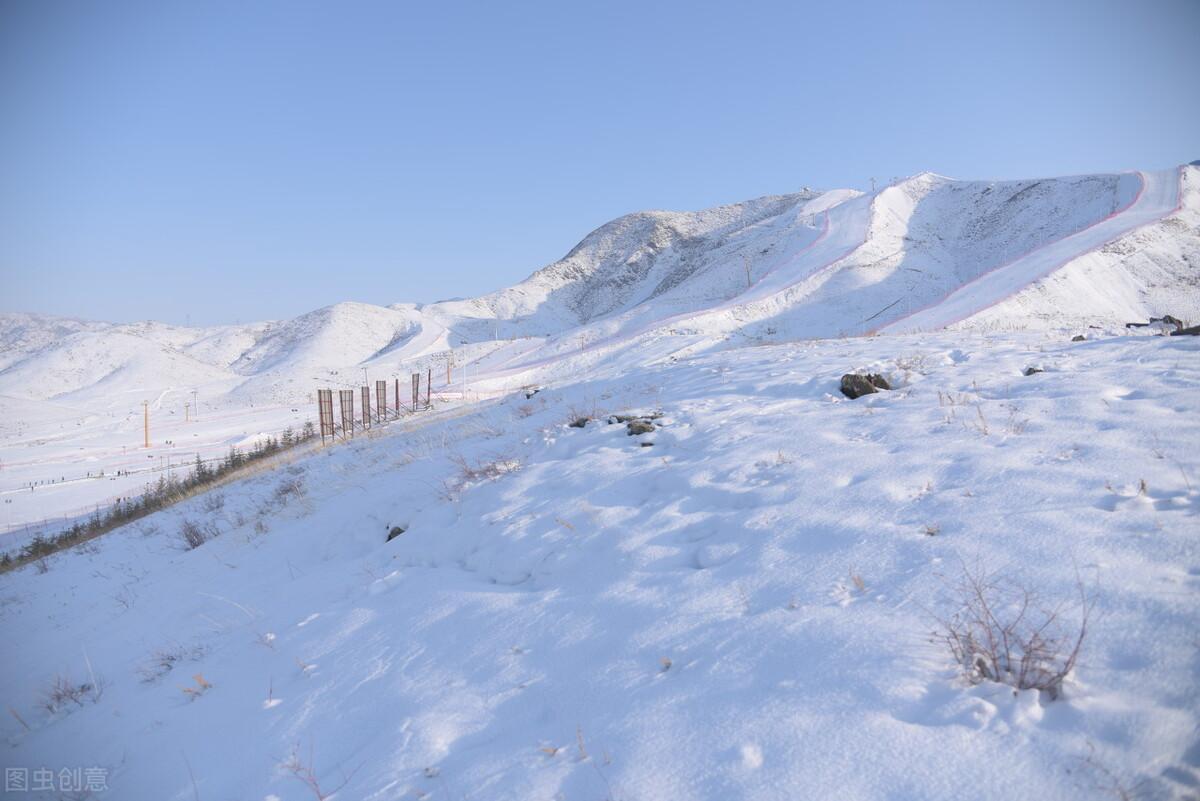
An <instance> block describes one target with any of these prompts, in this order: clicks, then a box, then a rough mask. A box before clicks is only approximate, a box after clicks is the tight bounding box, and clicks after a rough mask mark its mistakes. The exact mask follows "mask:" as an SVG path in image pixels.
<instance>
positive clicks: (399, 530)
mask: <svg viewBox="0 0 1200 801" xmlns="http://www.w3.org/2000/svg"><path fill="white" fill-rule="evenodd" d="M407 530H408V529H406V528H404V526H392V530H391V531H389V532H388V537H387V541H388V542H391V541H392V540H394V539H396V537H399V536H400V535H401V534H403V533H404V532H405V531H407Z"/></svg>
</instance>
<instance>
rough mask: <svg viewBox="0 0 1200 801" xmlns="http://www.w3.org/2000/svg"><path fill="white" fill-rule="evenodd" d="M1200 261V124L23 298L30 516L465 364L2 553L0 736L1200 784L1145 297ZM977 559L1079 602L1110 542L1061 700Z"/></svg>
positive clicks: (165, 783)
mask: <svg viewBox="0 0 1200 801" xmlns="http://www.w3.org/2000/svg"><path fill="white" fill-rule="evenodd" d="M1198 260H1200V168H1198V167H1195V166H1189V167H1183V168H1179V169H1176V170H1167V171H1160V172H1143V173H1122V174H1119V175H1093V176H1076V177H1069V178H1057V179H1046V180H1033V181H1011V182H988V181H957V180H952V179H949V178H945V177H942V176H937V175H933V174H929V173H925V174H921V175H918V176H914V177H912V178H909V179H905V180H903V181H899V182H897V183H896V184H894V185H892V186H888V187H885V188H883V189H881V190H879V191H878V192H873V193H870V194H864V193H860V192H856V191H852V190H835V191H829V192H817V191H811V190H804V191H802V192H799V193H796V194H792V195H783V196H777V197H766V198H760V199H757V200H753V201H747V202H745V203H739V204H733V205H730V206H724V207H719V208H716V209H709V210H706V211H701V212H687V213H676V212H643V213H638V214H632V215H628V216H626V217H622V218H620V219H618V220H614V221H613V222H611V223H608V224H607V225H605V226H602V227H601V228H599V229H597V230H596V231H594V232H593V233H591V234H589V235H588V236H587V237H586V238H585V239H584V240H583V241H582V242H581V243H580V244H579V245H578V246H577V247H576V248H574V249H573V250H572V251H571V252H570V253H569V254H568V255H567V256H566V257H564V258H563V259H561V260H559V261H557V262H555V263H553V264H551V265H549V266H547V267H545V268H543V269H541V270H539V271H537V272H536V273H534V274H533V275H532V276H531V277H530V278H529V279H527V280H526V281H523V282H521V283H520V284H517V285H516V286H513V287H509V288H506V289H502V290H500V291H497V292H494V293H491V294H489V295H484V296H481V297H478V298H473V299H467V300H455V301H446V302H443V303H437V304H430V305H414V304H396V305H394V306H389V307H383V306H372V305H369V304H362V303H340V304H336V305H334V306H330V307H327V308H323V309H318V310H316V311H313V312H310V313H308V314H305V315H302V316H300V317H297V318H295V319H293V320H287V321H277V322H264V323H255V324H252V325H246V326H222V327H215V328H206V329H193V328H180V327H174V326H168V325H163V324H160V323H153V322H145V323H136V324H122V325H117V324H109V323H99V322H92V321H80V320H64V319H56V318H47V317H39V316H36V315H28V314H6V315H0V499H2V501H3V503H2V508H3V510H4V511H3V515H2V516H0V526H3V529H2V531H0V551H12V550H15V549H16V548H17V547H19V546H20V545H22V544H23V543H24V542H25V541H27V540H28V538H29V537H31V536H33V535H34V534H36V533H37V532H39V531H42V530H49V531H51V532H53V531H55V530H57V529H58V528H60V527H61V526H62V525H63V524H64V522H65V521H69V520H71V519H73V518H77V517H79V516H83V515H86V514H88V513H89V512H91V511H92V510H94V509H95V508H96V507H97V506H103V505H107V504H109V503H111V502H113V501H114V500H115V499H117V498H127V497H129V496H131V495H136V494H138V493H140V492H141V491H142V489H143V488H144V487H145V486H146V485H147V484H149V483H153V482H154V481H157V480H158V478H159V477H160V476H162V475H163V474H164V473H170V472H171V471H175V470H179V469H181V465H186V464H187V463H190V462H192V461H193V460H194V459H195V458H196V457H197V456H199V457H201V458H204V459H209V458H214V457H220V456H222V455H223V454H225V453H226V452H228V450H229V449H230V448H231V447H238V448H249V447H251V446H253V444H254V443H255V442H257V441H259V440H261V439H262V438H263V437H265V436H268V435H278V434H279V433H280V432H282V431H283V430H284V429H285V428H287V427H291V428H292V429H293V430H299V429H300V428H301V427H302V426H303V425H304V424H305V422H307V421H311V420H313V418H314V417H315V414H316V408H315V397H314V396H315V390H316V389H317V388H318V387H331V388H356V387H358V386H360V385H362V384H363V383H364V382H374V381H375V380H376V379H387V380H388V387H389V402H394V394H393V393H394V386H395V385H394V384H393V383H392V382H393V380H394V379H399V380H400V384H401V392H402V395H404V396H407V393H408V391H409V389H408V388H409V384H408V376H409V374H410V373H412V372H420V373H422V374H424V373H425V372H426V371H427V370H430V371H432V374H433V376H434V400H435V409H434V410H433V411H431V412H421V413H418V414H412V415H409V416H406V417H405V418H403V419H402V420H401V421H399V422H396V423H393V424H391V425H389V426H387V427H379V428H376V429H375V430H374V431H372V432H371V435H370V436H361V435H360V436H359V437H358V438H356V439H355V440H354V441H353V442H350V443H347V444H337V445H334V446H331V447H326V448H319V449H315V450H312V449H302V450H298V451H294V452H291V453H289V454H287V455H286V456H285V458H284V460H283V461H282V463H280V464H278V465H276V466H275V467H274V468H273V469H263V470H260V471H259V472H258V473H256V474H255V475H253V476H251V477H248V478H244V479H241V480H237V481H234V482H232V483H229V484H227V485H225V486H223V487H221V488H219V489H217V490H214V491H211V492H209V493H207V494H205V495H202V496H200V497H197V498H194V499H192V500H189V501H188V502H186V503H184V504H181V505H179V506H176V507H174V508H171V509H168V510H165V511H162V512H159V513H157V514H155V515H153V516H151V517H148V518H145V519H143V520H141V521H139V522H138V523H136V524H134V525H131V526H127V527H125V528H123V529H118V530H116V531H114V532H112V533H109V534H106V535H104V536H103V537H101V538H99V539H97V540H94V541H92V542H90V543H88V544H86V545H84V546H80V547H77V548H75V549H73V550H71V551H68V552H64V553H61V554H58V555H55V556H52V557H50V558H49V559H47V560H45V562H43V563H41V564H31V565H28V566H26V567H23V568H21V569H19V570H16V571H12V572H8V573H5V574H3V575H0V636H3V638H4V640H3V641H4V642H5V644H6V647H5V656H4V660H3V662H2V663H0V664H2V667H0V705H3V706H5V707H6V710H7V714H6V715H4V716H2V717H3V719H4V720H3V722H0V735H2V736H3V737H4V738H5V742H6V743H7V747H6V748H3V749H0V754H3V756H2V757H0V763H2V764H3V766H4V767H6V768H13V769H14V771H15V772H16V774H20V773H21V772H22V771H24V772H25V773H24V774H22V775H26V776H27V777H28V780H29V783H30V786H36V785H35V784H34V781H35V777H34V772H35V771H38V770H51V769H52V770H53V771H55V774H54V777H53V780H52V783H53V786H54V787H55V790H54V791H52V792H49V791H48V792H45V793H42V794H41V796H39V794H38V793H32V792H31V793H30V794H25V793H24V792H23V791H21V792H22V795H21V796H19V797H46V798H59V797H64V798H66V797H76V796H75V795H71V793H70V792H69V791H70V786H68V787H67V788H66V790H64V784H63V783H64V782H69V783H71V784H76V783H81V784H86V779H85V777H84V773H83V772H84V771H85V770H86V769H89V768H90V769H94V771H93V772H92V773H90V774H87V776H88V777H90V778H91V779H92V780H94V781H99V779H101V778H102V779H103V780H104V783H105V784H106V785H107V786H108V787H109V788H110V789H109V790H107V791H105V792H106V793H109V794H110V795H108V796H105V795H104V794H101V793H97V794H96V797H101V798H102V797H114V798H122V799H124V798H130V799H139V798H148V799H151V798H152V799H172V798H178V799H193V800H196V799H204V800H205V801H208V799H223V798H242V799H278V800H279V801H286V800H287V799H301V798H313V797H316V796H317V795H319V794H324V795H326V796H327V797H332V796H329V793H330V792H331V791H332V788H335V787H340V788H341V789H340V790H339V791H338V792H337V793H336V797H337V798H339V799H342V800H343V801H349V800H350V799H384V798H389V799H390V798H422V797H430V798H445V799H450V798H453V799H459V798H470V799H485V798H486V799H540V798H545V799H556V798H563V799H589V798H594V799H612V801H617V800H618V799H626V800H629V799H682V798H689V799H690V798H695V799H710V798H711V799H727V798H754V799H774V798H779V799H795V798H831V797H846V798H863V799H869V798H881V799H883V798H888V799H895V798H904V799H909V798H910V799H935V798H946V799H950V798H953V799H958V798H961V797H963V796H968V797H978V798H997V799H999V798H1004V799H1006V800H1007V799H1010V798H1012V797H1027V798H1035V799H1040V798H1055V799H1057V798H1067V799H1069V798H1080V799H1082V798H1096V797H1113V798H1122V797H1139V798H1140V797H1145V798H1187V797H1196V796H1197V793H1200V703H1198V701H1200V697H1198V693H1197V689H1198V684H1200V680H1198V678H1197V676H1198V675H1200V672H1198V671H1197V663H1196V659H1197V646H1198V644H1200V642H1198V640H1197V636H1196V632H1197V631H1200V627H1198V625H1197V624H1198V623H1200V620H1198V617H1200V614H1198V613H1200V605H1198V604H1197V598H1198V593H1200V549H1198V548H1197V544H1196V543H1197V534H1198V533H1200V527H1198V525H1197V523H1198V517H1200V470H1198V469H1197V467H1198V466H1200V426H1198V425H1197V423H1196V420H1197V419H1200V415H1198V414H1197V412H1200V400H1197V397H1198V394H1197V390H1200V361H1198V359H1197V356H1198V355H1200V340H1197V339H1196V338H1194V337H1160V336H1148V335H1147V334H1150V333H1154V332H1152V331H1149V330H1147V329H1135V330H1132V331H1129V330H1126V328H1125V327H1124V323H1125V322H1131V321H1145V320H1146V319H1147V318H1149V317H1151V316H1162V315H1163V314H1172V315H1174V316H1176V317H1180V318H1182V319H1183V320H1185V321H1186V322H1188V323H1190V324H1196V323H1197V322H1200V273H1198V272H1197V269H1200V267H1198V265H1200V261H1198ZM1075 334H1085V335H1086V339H1085V341H1082V342H1071V341H1069V340H1070V339H1071V336H1072V335H1075ZM447 368H449V372H448V370H447ZM1027 368H1033V369H1032V370H1029V372H1030V374H1029V375H1025V372H1026V371H1027ZM1038 370H1040V372H1038ZM852 371H871V372H879V373H882V374H884V375H885V376H886V377H887V378H888V380H889V381H891V383H892V385H893V387H894V389H893V390H892V391H891V392H883V393H879V394H875V395H871V396H868V397H865V398H861V399H858V400H855V401H850V400H847V399H846V398H844V397H843V396H842V395H841V394H840V393H839V392H838V381H839V378H840V377H841V375H842V374H843V373H846V372H852ZM532 387H542V389H541V390H540V391H539V392H537V393H536V394H533V395H532V396H531V397H527V392H526V391H525V390H526V389H527V388H532ZM651 411H660V412H661V413H662V415H663V416H662V417H661V418H659V419H658V420H657V423H658V426H659V427H658V429H657V430H655V431H654V432H653V433H650V434H644V435H640V436H628V435H627V434H626V428H625V426H624V425H621V424H609V423H607V422H606V419H605V418H606V417H607V415H609V414H612V413H628V412H647V413H648V412H651ZM146 414H148V415H149V420H150V442H151V444H150V447H149V448H146V447H144V445H143V436H144V433H143V425H144V420H145V417H144V415H146ZM580 416H592V417H594V418H597V419H596V420H595V421H593V422H591V423H588V424H587V425H586V426H583V427H582V428H576V427H570V426H568V423H569V422H571V421H572V420H575V419H578V418H579V417H580ZM185 524H187V525H189V526H190V525H192V524H194V526H195V528H194V529H193V533H198V534H199V535H206V534H207V535H210V536H211V538H210V539H209V541H207V542H205V543H204V544H202V545H200V546H199V547H197V548H194V549H192V550H187V549H185V548H184V540H183V537H182V534H181V529H182V528H184V526H185ZM396 526H399V527H402V528H404V529H406V531H405V533H403V534H401V535H400V536H398V537H396V538H394V539H392V540H391V541H387V535H388V533H389V531H391V530H392V529H393V527H396ZM964 569H966V570H971V571H975V570H995V571H1000V572H1001V573H1002V574H1004V575H1006V576H1009V577H1010V578H1011V579H1012V580H1013V581H1015V582H1018V583H1019V584H1021V585H1022V586H1025V587H1028V588H1030V589H1032V590H1035V591H1037V592H1039V593H1040V594H1041V596H1042V597H1043V599H1044V602H1045V603H1046V604H1051V605H1053V604H1054V603H1056V602H1057V601H1060V600H1061V602H1062V603H1063V606H1062V607H1061V608H1060V613H1061V619H1062V620H1063V621H1064V623H1067V624H1069V623H1070V621H1071V620H1072V616H1073V615H1075V614H1078V613H1079V611H1080V610H1079V608H1078V605H1077V604H1076V603H1075V601H1074V599H1075V598H1076V595H1075V593H1076V591H1077V589H1078V585H1079V584H1080V583H1082V586H1083V588H1084V590H1085V592H1086V593H1087V594H1088V596H1089V597H1090V598H1091V599H1092V601H1093V602H1094V609H1093V613H1092V615H1091V617H1090V620H1089V625H1088V633H1087V637H1086V640H1085V645H1084V648H1083V652H1082V655H1081V657H1080V660H1079V662H1078V665H1077V667H1076V669H1075V670H1074V672H1073V673H1072V674H1071V675H1070V676H1069V678H1068V680H1067V682H1066V685H1065V687H1064V695H1063V697H1062V698H1059V699H1058V700H1051V699H1050V698H1049V697H1048V696H1047V695H1039V694H1038V693H1037V692H1036V691H1032V690H1030V691H1024V692H1018V693H1016V694H1014V693H1013V692H1012V691H1011V690H1010V689H1009V688H1007V687H1006V686H1003V685H998V684H994V683H989V682H984V683H982V684H978V685H975V686H972V685H971V684H969V683H968V682H967V681H966V680H964V678H963V677H962V676H961V675H960V673H959V671H958V670H957V669H956V666H955V664H954V662H953V660H952V658H951V654H950V651H949V650H948V649H947V648H946V646H945V645H944V643H938V642H936V641H931V634H930V633H931V631H932V630H934V629H935V628H936V626H937V623H936V620H937V619H938V618H939V617H944V616H946V615H949V614H953V612H954V610H955V605H956V600H961V599H956V595H955V591H954V589H953V587H954V584H955V582H956V580H957V578H958V577H960V576H961V575H962V573H963V571H964ZM56 683H58V685H59V687H60V690H62V691H63V692H60V696H62V695H63V694H64V693H65V694H66V695H70V694H71V693H69V692H66V691H67V690H69V689H70V688H75V689H76V690H77V691H78V692H77V693H75V694H76V696H77V697H76V698H75V699H73V700H72V699H70V698H66V699H63V698H60V702H58V703H50V704H49V705H46V704H44V703H43V702H44V701H45V700H46V698H47V694H48V693H52V692H53V688H54V686H55V684H56ZM83 685H88V686H89V687H90V689H87V690H79V688H80V687H81V686H83ZM63 769H66V770H67V773H66V774H64V775H59V773H58V771H60V770H63ZM76 770H77V771H78V773H72V771H76ZM16 774H14V775H16ZM37 778H38V779H40V780H41V782H42V783H43V784H45V779H46V776H45V775H44V774H38V775H37ZM7 779H8V776H7V775H6V780H7ZM306 779H307V780H310V781H308V783H307V784H306ZM309 785H312V786H309ZM316 785H319V788H318V787H317V786H316ZM84 797H86V796H84Z"/></svg>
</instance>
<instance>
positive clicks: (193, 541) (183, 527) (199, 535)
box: [179, 519, 221, 551]
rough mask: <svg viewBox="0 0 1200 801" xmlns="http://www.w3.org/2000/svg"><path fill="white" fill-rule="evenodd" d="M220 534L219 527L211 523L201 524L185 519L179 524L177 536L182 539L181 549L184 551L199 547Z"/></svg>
mask: <svg viewBox="0 0 1200 801" xmlns="http://www.w3.org/2000/svg"><path fill="white" fill-rule="evenodd" d="M220 535H221V531H220V529H218V528H217V527H216V526H215V525H213V524H212V523H206V524H205V525H203V526H202V525H200V524H198V523H196V522H194V521H192V520H187V519H185V520H184V521H183V523H181V524H180V526H179V536H180V538H181V539H182V540H183V546H184V548H183V549H184V550H185V551H190V550H192V549H193V548H199V547H200V546H201V545H203V544H204V543H206V542H208V541H209V540H211V539H213V538H214V537H219V536H220Z"/></svg>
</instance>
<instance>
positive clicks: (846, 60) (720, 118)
mask: <svg viewBox="0 0 1200 801" xmlns="http://www.w3.org/2000/svg"><path fill="white" fill-rule="evenodd" d="M1197 30H1200V2H1196V0H1142V1H1141V2H1134V0H1130V2H1124V3H1120V2H1105V1H1104V0H1092V1H1091V2H1075V1H1074V0H1061V1H1060V2H1045V1H1044V0H1042V2H1021V1H1017V2H1004V3H999V2H996V3H977V2H969V1H961V2H944V3H941V2H896V0H892V1H891V2H840V3H839V2H833V3H821V4H817V3H811V4H810V3H801V2H790V3H789V2H778V3H774V2H764V3H757V2H739V3H733V2H727V3H705V2H664V3H652V2H628V3H626V2H620V1H616V2H604V3H594V4H592V3H570V2H561V1H560V2H544V3H543V2H530V3H523V2H512V3H494V2H492V3H458V2H442V3H420V4H418V3H408V2H400V0H392V1H390V2H354V1H351V2H320V3H317V2H304V1H303V0H287V1H286V2H284V1H283V0H278V1H276V0H255V1H254V2H245V0H238V1H237V2H220V0H209V1H206V2H182V1H179V0H147V2H129V1H127V0H108V1H107V2H85V0H63V1H61V2H60V1H59V0H8V2H5V3H3V4H0V310H4V311H35V312H42V313H49V314H62V315H69V316H80V317H87V318H93V319H109V320H121V321H125V320H135V319H147V318H150V319H159V320H164V321H167V322H173V323H183V322H185V321H188V320H190V321H191V322H192V323H193V324H218V323H229V322H234V321H236V320H240V321H243V322H245V321H249V320H256V319H270V318H282V317H288V316H293V315H295V314H298V313H301V312H304V311H307V310H310V309H313V308H316V307H319V306H323V305H327V304H330V303H334V302H337V301H341V300H362V301H367V302H372V303H381V304H386V303H393V302H397V301H405V300H411V301H433V300H438V299H441V298H446V297H452V296H467V295H475V294H479V293H482V292H485V291H489V290H492V289H496V288H499V287H501V286H505V285H508V284H511V283H513V282H515V281H518V280H520V279H522V278H524V277H525V276H526V275H528V274H529V273H530V272H532V271H533V270H535V269H537V268H538V267H541V266H543V265H545V264H547V263H549V262H551V261H554V260H555V259H557V258H559V257H561V256H562V255H563V254H565V253H566V252H567V251H568V250H569V249H570V248H571V247H572V246H573V245H574V244H575V243H576V242H577V241H578V240H579V239H581V238H582V237H583V236H584V235H585V234H587V233H588V231H590V230H591V229H593V228H595V227H596V226H598V225H601V224H603V223H604V222H606V221H607V220H609V219H611V218H613V217H616V216H619V215H620V214H623V213H626V212H630V211H635V210H639V209H647V208H667V209H695V208H703V207H707V206H712V205H716V204H720V203H725V202H732V201H737V200H743V199H746V198H750V197H756V196H759V195H764V194H773V193H783V192H789V191H793V190H796V189H798V188H799V187H802V186H812V187H818V188H835V187H847V186H849V187H858V188H867V187H869V185H870V179H871V177H875V178H877V179H879V180H881V181H886V180H888V179H890V178H891V177H893V176H900V175H908V174H912V173H916V172H920V171H922V170H933V171H935V172H939V173H943V174H947V175H953V176H957V177H964V178H1019V177H1030V176H1047V175H1058V174H1073V173H1081V172H1096V171H1111V170H1121V169H1129V168H1135V167H1137V168H1158V167H1166V166H1171V165H1174V164H1178V163H1181V162H1185V161H1190V160H1192V159H1196V158H1200V103H1198V102H1197V101H1196V88H1195V87H1196V84H1197V78H1200V47H1197V46H1196V38H1195V37H1196V32H1197Z"/></svg>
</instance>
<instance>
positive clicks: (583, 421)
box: [567, 417, 592, 428]
mask: <svg viewBox="0 0 1200 801" xmlns="http://www.w3.org/2000/svg"><path fill="white" fill-rule="evenodd" d="M591 419H592V418H590V417H576V418H575V419H574V420H572V421H571V422H569V423H567V425H568V426H570V427H571V428H583V427H584V426H586V425H587V424H588V421H589V420H591Z"/></svg>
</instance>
